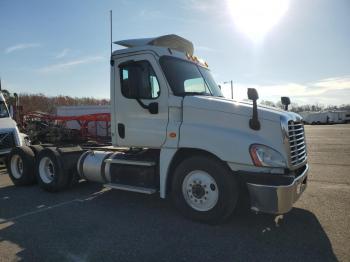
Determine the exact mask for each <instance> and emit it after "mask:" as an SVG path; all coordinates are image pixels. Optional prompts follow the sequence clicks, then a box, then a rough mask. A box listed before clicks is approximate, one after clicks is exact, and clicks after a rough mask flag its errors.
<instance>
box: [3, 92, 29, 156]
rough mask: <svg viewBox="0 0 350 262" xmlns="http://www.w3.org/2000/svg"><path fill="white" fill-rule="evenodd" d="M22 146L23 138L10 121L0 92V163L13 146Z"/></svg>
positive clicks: (14, 123) (12, 121) (10, 118)
mask: <svg viewBox="0 0 350 262" xmlns="http://www.w3.org/2000/svg"><path fill="white" fill-rule="evenodd" d="M23 144H24V136H23V134H20V132H19V130H18V128H17V124H16V122H15V121H14V120H13V119H12V117H11V114H10V111H9V109H8V107H7V104H6V100H5V98H4V96H3V94H2V93H1V91H0V162H1V163H2V162H4V159H5V157H6V156H7V155H8V153H10V151H11V149H12V148H13V147H15V146H21V145H23Z"/></svg>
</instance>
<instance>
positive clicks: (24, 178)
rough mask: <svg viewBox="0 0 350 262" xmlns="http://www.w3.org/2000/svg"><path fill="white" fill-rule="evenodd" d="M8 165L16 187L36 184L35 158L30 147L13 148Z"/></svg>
mask: <svg viewBox="0 0 350 262" xmlns="http://www.w3.org/2000/svg"><path fill="white" fill-rule="evenodd" d="M6 165H7V171H8V174H9V176H10V179H11V181H12V182H13V184H15V185H16V186H25V185H32V184H34V183H35V181H36V180H35V173H34V171H35V170H34V167H35V156H34V153H33V151H32V150H31V149H30V148H29V147H27V146H21V147H15V148H13V149H12V150H11V152H10V154H9V156H8V158H7V163H6Z"/></svg>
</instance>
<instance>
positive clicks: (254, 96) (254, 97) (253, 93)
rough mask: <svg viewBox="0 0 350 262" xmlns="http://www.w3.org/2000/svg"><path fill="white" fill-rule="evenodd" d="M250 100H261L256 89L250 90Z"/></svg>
mask: <svg viewBox="0 0 350 262" xmlns="http://www.w3.org/2000/svg"><path fill="white" fill-rule="evenodd" d="M248 99H249V100H253V101H254V100H258V99H259V94H258V91H256V89H255V88H248Z"/></svg>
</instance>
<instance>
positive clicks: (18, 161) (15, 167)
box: [11, 155, 23, 179]
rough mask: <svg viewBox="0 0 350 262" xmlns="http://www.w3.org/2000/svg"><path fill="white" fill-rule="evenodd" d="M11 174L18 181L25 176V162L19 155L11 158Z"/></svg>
mask: <svg viewBox="0 0 350 262" xmlns="http://www.w3.org/2000/svg"><path fill="white" fill-rule="evenodd" d="M11 172H12V175H13V176H14V178H16V179H20V178H21V177H22V175H23V160H22V158H21V157H20V156H19V155H14V156H12V158H11Z"/></svg>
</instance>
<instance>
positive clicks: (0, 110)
mask: <svg viewBox="0 0 350 262" xmlns="http://www.w3.org/2000/svg"><path fill="white" fill-rule="evenodd" d="M4 117H9V112H8V110H7V107H6V104H5V102H4V101H0V118H4Z"/></svg>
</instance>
